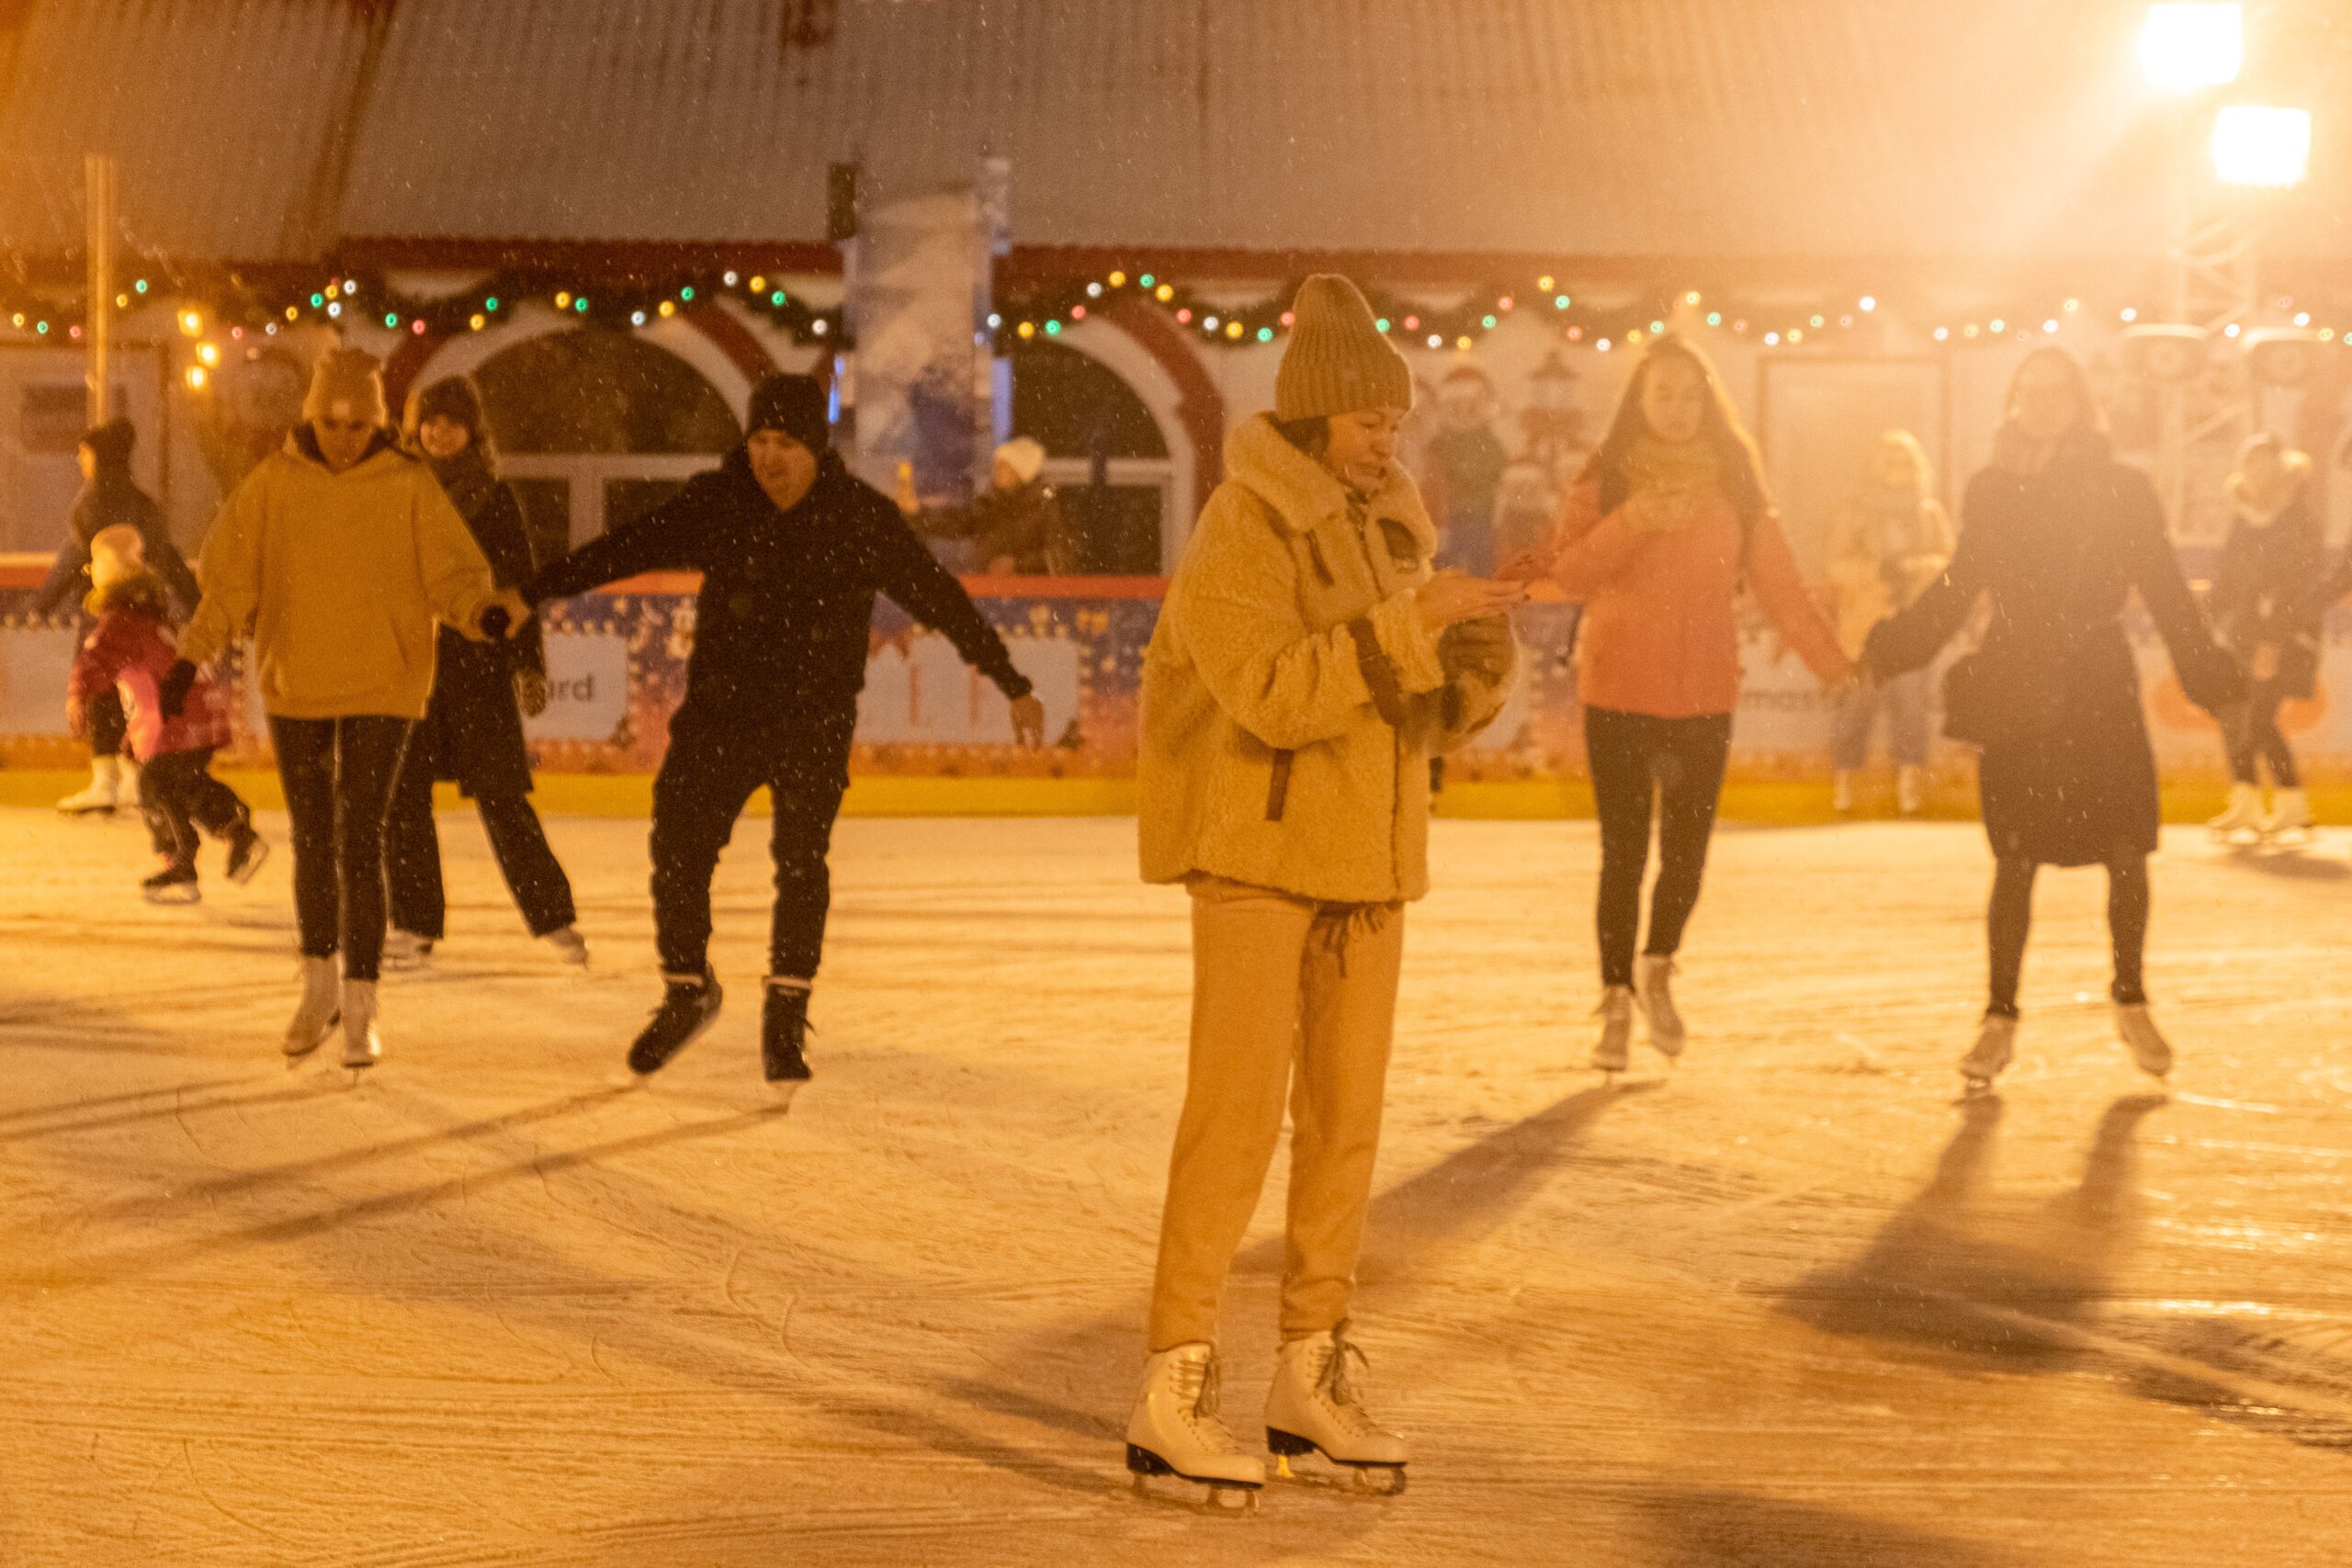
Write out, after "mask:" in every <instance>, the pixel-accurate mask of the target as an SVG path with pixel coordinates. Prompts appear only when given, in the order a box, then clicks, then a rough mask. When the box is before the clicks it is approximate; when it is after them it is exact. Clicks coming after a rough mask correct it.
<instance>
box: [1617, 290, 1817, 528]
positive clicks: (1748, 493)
mask: <svg viewBox="0 0 2352 1568" xmlns="http://www.w3.org/2000/svg"><path fill="white" fill-rule="evenodd" d="M1668 358H1676V359H1680V360H1681V361H1682V362H1683V363H1684V364H1686V365H1688V366H1690V367H1691V368H1692V369H1693V370H1696V371H1697V372H1698V373H1699V378H1700V380H1702V381H1703V382H1705V383H1706V387H1707V412H1706V417H1705V419H1704V420H1703V422H1702V423H1701V425H1700V428H1699V439H1700V440H1702V441H1704V442H1706V443H1707V444H1708V445H1709V446H1713V448H1714V449H1715V455H1716V456H1717V457H1719V458H1720V459H1721V460H1722V463H1723V482H1724V494H1725V495H1727V496H1728V497H1730V499H1731V503H1732V505H1733V506H1735V507H1736V508H1737V509H1738V512H1739V514H1740V516H1741V518H1742V519H1743V520H1745V521H1747V522H1753V521H1755V520H1756V519H1757V518H1758V517H1760V516H1762V515H1763V514H1764V513H1767V512H1770V510H1771V509H1772V492H1771V491H1770V490H1769V489H1768V488H1767V487H1766V486H1765V483H1764V460H1763V458H1762V457H1759V456H1758V454H1757V451H1756V443H1755V442H1754V441H1753V440H1751V439H1750V438H1749V436H1748V434H1747V431H1746V430H1745V429H1744V428H1742V427H1741V425H1740V423H1739V415H1738V413H1737V412H1736V411H1735V410H1734V409H1733V408H1732V406H1731V400H1730V399H1729V398H1727V397H1725V396H1724V387H1723V382H1722V381H1721V380H1720V379H1719V378H1717V377H1716V375H1715V367H1714V366H1713V364H1712V363H1711V362H1710V361H1709V360H1708V358H1707V356H1706V355H1705V354H1703V353H1702V352H1701V351H1700V349H1699V345H1698V344H1694V343H1692V342H1691V340H1690V339H1689V338H1686V337H1684V336H1682V335H1681V334H1680V333H1666V334H1664V335H1663V336H1661V337H1659V338H1657V340H1656V341H1655V342H1653V343H1652V344H1650V346H1649V348H1648V350H1647V351H1646V352H1645V353H1644V354H1643V355H1642V357H1641V362H1640V363H1639V364H1637V365H1635V366H1634V373H1633V375H1631V376H1630V377H1628V378H1626V380H1625V389H1624V391H1623V393H1621V394H1619V396H1618V399H1617V412H1615V413H1614V414H1611V416H1610V420H1609V433H1608V434H1605V435H1603V436H1602V437H1601V438H1600V446H1597V447H1595V448H1594V449H1593V454H1592V456H1591V457H1589V459H1587V460H1586V462H1585V466H1584V472H1583V473H1582V474H1581V475H1579V476H1578V479H1579V481H1580V482H1591V481H1598V482H1599V484H1600V511H1601V514H1602V515H1603V516H1606V515H1607V514H1609V513H1611V512H1614V511H1616V510H1617V509H1618V508H1619V507H1620V506H1623V505H1624V504H1625V499H1626V497H1627V495H1628V494H1630V493H1631V491H1632V489H1633V484H1632V479H1631V478H1630V475H1629V473H1628V469H1629V468H1630V467H1631V464H1632V461H1633V456H1634V443H1635V442H1637V441H1639V440H1641V438H1642V437H1643V436H1644V435H1645V434H1648V432H1649V422H1648V421H1647V420H1645V418H1644V417H1643V416H1642V394H1643V393H1644V392H1645V391H1646V390H1647V389H1648V388H1649V384H1650V376H1651V374H1652V372H1653V370H1654V368H1655V367H1656V366H1657V363H1658V362H1659V361H1660V360H1662V359H1668Z"/></svg>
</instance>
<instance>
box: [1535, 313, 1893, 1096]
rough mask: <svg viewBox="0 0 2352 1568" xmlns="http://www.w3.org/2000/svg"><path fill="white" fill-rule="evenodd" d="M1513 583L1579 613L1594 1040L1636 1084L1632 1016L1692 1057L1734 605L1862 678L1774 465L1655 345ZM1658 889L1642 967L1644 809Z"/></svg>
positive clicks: (1818, 668) (1735, 659)
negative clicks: (1685, 966)
mask: <svg viewBox="0 0 2352 1568" xmlns="http://www.w3.org/2000/svg"><path fill="white" fill-rule="evenodd" d="M1498 575H1500V576H1503V577H1519V578H1532V577H1539V576H1541V577H1548V578H1550V579H1551V580H1552V581H1554V582H1556V583H1558V584H1559V585H1560V587H1561V588H1562V589H1563V590H1565V591H1566V593H1567V595H1568V597H1569V598H1571V599H1576V600H1580V601H1582V602H1583V604H1584V619H1583V621H1582V623H1581V626H1580V628H1579V631H1578V635H1577V693H1578V695H1579V696H1580V697H1581V699H1582V700H1583V703H1584V734H1585V750H1586V753H1587V756H1588V759H1589V767H1590V769H1591V773H1592V794H1593V803H1594V807H1595V808H1596V810H1597V812H1598V814H1599V816H1600V897H1599V901H1598V910H1597V915H1596V924H1597V925H1598V927H1599V930H1600V983H1601V987H1602V992H1601V1003H1600V1019H1601V1024H1600V1043H1598V1044H1597V1045H1596V1046H1595V1047H1594V1048H1593V1053H1592V1065H1593V1066H1596V1067H1599V1068H1600V1069H1601V1070H1602V1071H1604V1072H1620V1071H1623V1069H1624V1066H1625V1064H1626V1056H1627V1046H1628V1044H1629V1043H1630V1042H1631V1039H1632V1036H1633V1028H1634V1011H1635V1010H1636V1008H1637V1007H1638V1009H1639V1010H1640V1011H1641V1013H1642V1015H1643V1017H1644V1019H1645V1021H1646V1022H1647V1024H1648V1026H1649V1040H1650V1043H1651V1044H1652V1045H1654V1046H1656V1047H1657V1050H1658V1052H1659V1054H1660V1055H1665V1056H1668V1057H1673V1056H1679V1055H1681V1054H1682V1045H1683V1040H1684V1033H1685V1032H1684V1029H1683V1023H1682V1017H1681V1014H1680V1013H1679V1011H1678V1010H1676V1008H1675V1004H1674V992H1673V989H1672V985H1671V981H1672V977H1673V976H1674V973H1675V962H1674V958H1675V953H1676V952H1677V951H1678V950H1679V948H1680V947H1681V945H1682V931H1683V927H1684V925H1685V924H1686V923H1687V922H1688V921H1689V920H1690V919H1691V911H1692V910H1693V909H1694V908H1697V906H1698V902H1699V883H1700V878H1701V876H1702V874H1703V873H1704V872H1705V869H1706V863H1707V841H1708V840H1709V838H1710V837H1711V836H1712V835H1713V831H1714V826H1715V806H1716V800H1717V797H1718V796H1719V795H1721V794H1722V791H1723V782H1724V761H1725V759H1726V758H1727V757H1728V755H1729V754H1730V750H1731V720H1732V713H1733V710H1734V709H1735V708H1736V707H1737V705H1738V704H1739V683H1740V667H1739V604H1738V601H1739V595H1740V592H1741V590H1742V589H1743V588H1745V589H1746V590H1747V591H1748V592H1751V593H1753V594H1754V595H1755V598H1756V600H1757V602H1758V604H1760V605H1761V606H1762V607H1763V610H1764V614H1765V615H1766V616H1767V617H1768V618H1769V619H1770V621H1771V623H1772V625H1773V626H1774V627H1775V628H1776V629H1777V630H1778V631H1779V632H1780V635H1781V639H1782V640H1783V641H1784V642H1786V643H1787V644H1788V645H1789V646H1790V647H1791V648H1792V649H1794V650H1795V652H1796V654H1797V656H1798V657H1799V658H1801V659H1803V660H1804V662H1805V663H1806V664H1807V665H1808V666H1810V667H1811V669H1812V670H1813V672H1814V673H1815V675H1817V676H1818V677H1820V679H1821V681H1822V682H1824V683H1825V684H1826V685H1832V686H1836V685H1840V684H1842V683H1843V682H1845V681H1846V680H1847V679H1848V678H1849V675H1850V674H1851V670H1852V667H1851V665H1850V664H1849V662H1848V660H1847V659H1846V656H1845V654H1844V653H1842V652H1841V651H1840V650H1839V649H1838V638H1837V635H1836V633H1835V632H1833V631H1832V630H1831V629H1830V627H1829V625H1828V623H1827V622H1826V620H1824V619H1823V617H1822V615H1821V614H1820V612H1819V611H1818V610H1817V609H1815V606H1814V604H1813V601H1812V600H1811V599H1809V598H1808V597H1807V596H1806V594H1805V591H1804V582H1803V581H1802V580H1801V579H1800V578H1799V576H1798V573H1797V564H1796V558H1795V557H1794V556H1793V555H1792V554H1791V552H1790V549H1789V541H1788V537H1787V536H1786V535H1784V534H1782V533H1781V524H1780V519H1779V517H1778V515H1777V514H1776V513H1774V512H1773V509H1772V499H1771V495H1770V491H1767V490H1766V488H1765V485H1764V473H1763V464H1762V462H1761V460H1760V459H1759V458H1758V456H1757V452H1756V446H1755V444H1754V443H1753V442H1751V441H1750V440H1749V439H1748V437H1747V432H1745V431H1744V430H1742V429H1741V428H1740V425H1739V421H1738V418H1737V416H1736V414H1735V413H1734V412H1732V408H1731V404H1730V401H1729V400H1728V399H1726V398H1725V397H1724V393H1723V389H1722V388H1721V386H1720V385H1719V384H1718V383H1717V381H1716V379H1715V374H1714V369H1713V367H1712V366H1711V365H1709V364H1708V362H1707V359H1706V356H1705V355H1702V354H1701V353H1700V352H1699V350H1698V349H1697V348H1695V347H1693V346H1692V345H1691V344H1689V343H1687V342H1685V341H1684V340H1682V339H1681V338H1679V337H1675V336H1672V335H1668V336H1665V337H1661V338H1659V339H1657V341H1656V342H1655V343H1654V344H1652V345H1651V347H1650V349H1649V352H1648V353H1647V354H1645V355H1643V357H1642V360H1641V362H1640V363H1639V364H1638V365H1636V366H1635V367H1634V374H1633V377H1632V378H1631V379H1630V380H1628V381H1627V382H1626V384H1625V391H1624V394H1623V397H1622V398H1621V399H1620V400H1619V401H1618V405H1617V412H1616V414H1615V416H1614V417H1613V418H1612V419H1611V422H1610V425H1609V433H1608V434H1607V435H1605V436H1604V437H1602V439H1601V443H1600V447H1599V448H1598V449H1597V450H1596V451H1595V452H1594V453H1593V455H1592V458H1591V460H1590V461H1589V462H1588V463H1587V464H1586V465H1585V469H1584V473H1583V475H1582V476H1581V477H1580V478H1579V479H1577V484H1576V486H1575V488H1574V489H1573V490H1571V491H1570V492H1569V494H1568V498H1567V502H1566V510H1565V514H1564V516H1563V518H1562V522H1561V525H1560V528H1559V530H1558V532H1557V534H1556V536H1555V539H1554V541H1553V544H1552V546H1551V547H1550V549H1549V550H1548V551H1546V552H1543V553H1539V554H1538V555H1536V556H1534V557H1530V558H1521V559H1520V560H1517V561H1514V562H1511V563H1510V564H1509V565H1507V566H1506V567H1504V569H1503V570H1502V571H1501V572H1500V573H1498ZM1653 786H1655V788H1656V792H1657V796H1658V805H1657V818H1658V828H1657V839H1658V874H1657V885H1656V886H1655V887H1654V888H1653V889H1652V890H1651V894H1650V928H1649V940H1648V941H1647V942H1645V943H1643V944H1642V947H1641V953H1640V955H1639V957H1638V958H1636V956H1635V953H1634V943H1635V940H1636V937H1637V935H1638V929H1639V926H1640V923H1641V905H1642V877H1643V874H1644V872H1645V870H1646V869H1647V863H1648V859H1649V840H1650V818H1651V806H1650V797H1651V794H1652V790H1653Z"/></svg>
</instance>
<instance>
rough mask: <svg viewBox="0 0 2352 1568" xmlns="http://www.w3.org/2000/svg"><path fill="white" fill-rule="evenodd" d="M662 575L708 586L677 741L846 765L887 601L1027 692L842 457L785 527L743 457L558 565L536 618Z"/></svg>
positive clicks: (535, 584) (940, 570)
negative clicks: (552, 603) (717, 742)
mask: <svg viewBox="0 0 2352 1568" xmlns="http://www.w3.org/2000/svg"><path fill="white" fill-rule="evenodd" d="M663 570H668V571H699V572H701V573H702V592H701V593H700V595H699V597H698V598H697V599H696V601H695V647H694V653H693V655H692V657H691V658H690V659H689V660H687V663H686V698H685V701H684V704H682V705H680V707H679V709H678V712H677V714H676V715H675V716H673V718H672V719H671V721H670V728H671V733H672V734H673V735H676V734H678V733H680V732H681V731H684V730H692V729H699V730H701V731H702V732H703V733H705V734H708V735H713V736H718V737H723V738H729V739H733V738H738V737H740V738H741V739H743V740H744V742H745V743H746V744H753V745H760V746H763V747H766V748H768V749H770V750H777V751H779V752H782V751H785V750H800V751H804V752H812V753H813V752H821V753H823V754H825V755H827V756H828V757H831V758H834V759H837V760H838V761H839V762H840V763H841V764H842V765H846V762H847V761H848V756H849V743H850V736H851V733H852V731H853V730H854V728H855V727H856V720H857V694H858V692H859V690H860V688H862V687H863V686H864V685H865V659H866V654H867V651H868V649H867V639H868V632H869V630H870V628H871V627H872V625H873V620H874V596H875V594H876V593H877V592H881V593H887V594H888V595H889V596H890V597H891V598H892V599H893V600H895V601H896V602H897V603H898V604H899V607H900V608H901V609H903V610H905V611H906V612H907V613H908V614H909V615H912V616H914V618H915V619H916V620H918V621H921V622H922V624H923V625H925V626H931V627H933V629H935V630H937V631H939V632H942V633H944V635H945V636H946V637H947V638H948V640H949V641H951V642H953V643H954V644H955V645H956V651H957V652H959V653H961V654H962V655H963V656H964V659H965V661H966V662H967V663H968V664H970V665H972V666H973V667H974V668H976V669H978V671H980V672H981V673H982V674H984V675H986V676H988V677H989V679H990V680H992V681H994V682H996V683H997V685H998V686H999V687H1000V688H1001V690H1002V691H1003V692H1004V694H1006V695H1007V696H1012V697H1019V696H1025V695H1026V694H1028V692H1029V682H1028V681H1027V679H1026V678H1024V677H1023V675H1022V674H1021V672H1020V671H1017V670H1015V669H1014V668H1013V667H1012V655H1011V654H1010V653H1008V652H1007V651H1006V650H1005V646H1004V641H1003V639H1002V638H1001V637H998V636H997V633H996V628H995V627H994V626H990V625H989V623H988V621H987V619H986V618H985V617H983V616H982V615H980V613H979V611H978V609H977V608H976V607H975V606H974V605H973V604H972V601H971V600H970V599H969V598H968V597H967V596H966V595H965V592H964V588H963V584H961V583H959V582H957V581H956V578H955V576H954V575H953V574H952V573H950V572H949V571H948V570H947V569H946V568H945V567H943V566H941V565H940V564H939V562H938V561H936V560H934V559H933V558H932V554H931V552H930V551H929V550H927V549H925V548H923V546H922V540H920V539H918V538H916V537H915V536H914V533H913V531H912V530H910V528H909V527H908V526H907V524H906V521H905V520H904V519H903V518H901V517H900V516H899V509H898V508H897V507H896V506H894V505H892V504H891V503H890V502H889V499H888V497H886V496H884V495H883V494H882V492H881V491H877V490H876V489H875V488H874V487H873V486H871V485H869V484H867V483H865V481H864V480H862V479H858V478H857V477H856V476H855V475H854V474H852V473H851V472H850V471H849V469H848V468H846V467H845V466H843V464H842V460H841V458H840V457H839V456H837V455H836V454H833V453H831V452H828V453H826V454H825V455H824V457H822V458H821V459H820V462H819V464H818V468H817V479H816V482H815V483H814V484H813V485H812V486H810V487H809V493H808V494H807V495H805V496H803V497H802V498H801V499H800V501H799V502H797V504H796V505H794V507H793V508H792V510H791V511H789V512H782V511H778V510H777V508H776V505H775V502H772V501H770V500H769V499H768V496H767V492H766V491H763V490H762V489H761V488H760V485H759V481H758V480H757V479H754V478H753V477H752V466H751V459H750V457H749V455H748V453H747V451H746V449H745V448H743V447H741V446H738V447H736V448H735V450H733V451H732V452H729V454H728V455H727V459H726V461H725V462H724V463H722V464H720V465H719V467H718V468H717V469H715V470H713V471H712V472H709V473H706V474H697V475H695V477H694V478H693V479H689V480H687V481H686V486H685V488H684V490H682V491H679V492H678V493H677V494H676V495H674V496H672V497H671V498H670V499H669V500H668V501H666V502H662V504H661V505H660V506H657V507H655V508H654V509H653V510H652V511H650V512H649V513H646V514H645V515H644V516H642V517H640V518H639V519H638V520H637V521H636V522H634V523H632V524H630V525H628V526H627V527H624V528H619V529H616V530H615V531H614V532H612V533H610V534H607V535H605V536H604V537H603V538H601V539H598V540H596V541H595V542H594V543H593V544H589V545H586V546H584V547H582V548H580V549H579V550H576V551H574V552H573V553H572V554H571V555H570V556H568V557H566V558H564V559H562V560H560V561H556V562H553V563H551V564H550V565H548V567H547V568H546V569H544V570H541V571H540V572H539V574H538V575H537V577H534V578H533V579H532V580H531V586H530V588H529V589H528V590H527V591H526V597H528V598H529V599H530V600H531V602H532V603H533V604H539V603H542V602H544V601H546V600H548V599H560V598H565V597H568V596H570V595H571V594H574V593H581V592H586V591H587V590H588V589H591V588H594V587H596V586H597V585H599V584H601V583H606V582H612V581H617V580H618V579H621V578H625V577H634V576H636V575H637V574H638V573H639V572H646V571H663ZM829 765H830V764H829Z"/></svg>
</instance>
